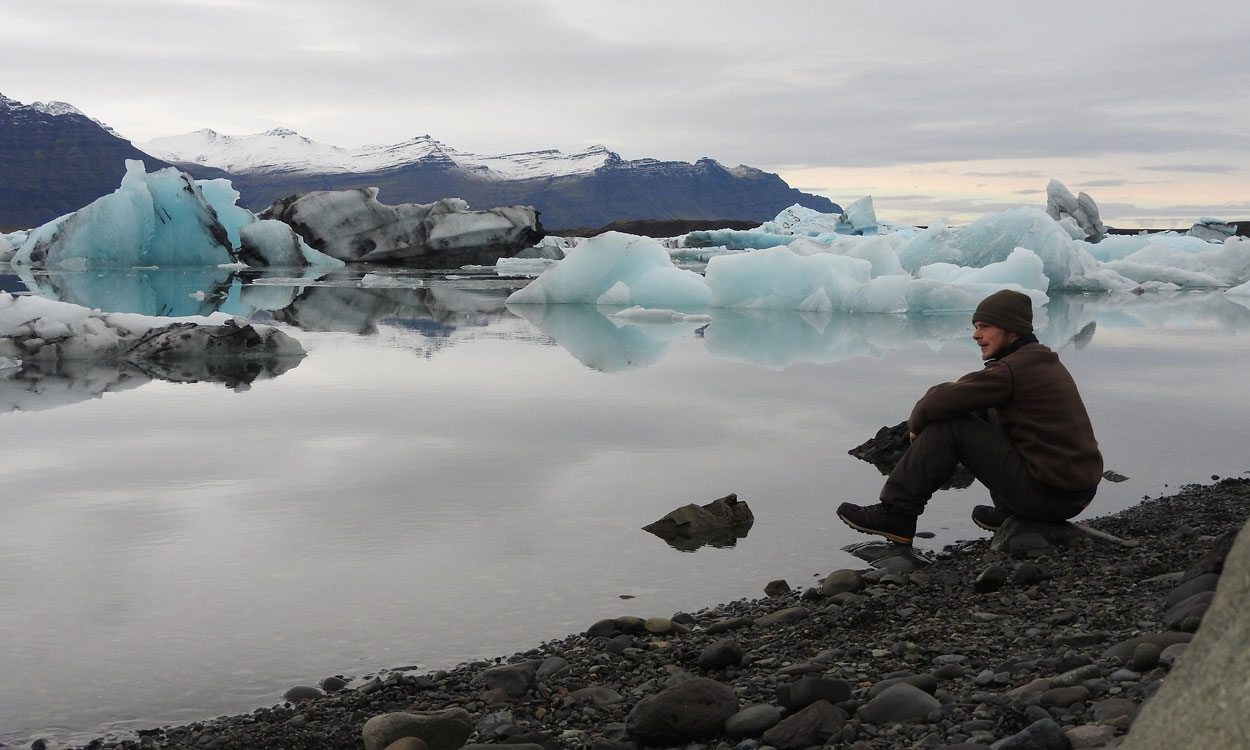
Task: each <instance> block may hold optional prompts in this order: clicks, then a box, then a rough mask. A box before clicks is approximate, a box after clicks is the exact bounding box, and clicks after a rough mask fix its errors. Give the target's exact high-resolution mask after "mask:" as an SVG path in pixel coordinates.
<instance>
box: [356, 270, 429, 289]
mask: <svg viewBox="0 0 1250 750" xmlns="http://www.w3.org/2000/svg"><path fill="white" fill-rule="evenodd" d="M360 285H361V286H362V287H366V288H370V289H380V288H391V289H416V288H418V287H421V286H422V285H423V282H422V281H421V279H397V278H395V277H394V276H387V275H385V274H380V273H367V274H365V275H364V276H362V277H360Z"/></svg>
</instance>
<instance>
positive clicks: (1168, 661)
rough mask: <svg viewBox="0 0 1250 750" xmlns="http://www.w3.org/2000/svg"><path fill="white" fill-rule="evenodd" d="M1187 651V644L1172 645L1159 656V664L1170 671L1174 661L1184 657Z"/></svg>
mask: <svg viewBox="0 0 1250 750" xmlns="http://www.w3.org/2000/svg"><path fill="white" fill-rule="evenodd" d="M1187 651H1189V644H1188V643H1173V644H1172V645H1171V646H1168V647H1167V648H1165V649H1163V651H1162V652H1161V653H1160V654H1159V663H1160V664H1162V665H1163V666H1165V667H1168V668H1169V669H1171V668H1172V665H1174V664H1175V663H1176V660H1177V659H1179V658H1181V657H1182V656H1184V655H1185V653H1186V652H1187Z"/></svg>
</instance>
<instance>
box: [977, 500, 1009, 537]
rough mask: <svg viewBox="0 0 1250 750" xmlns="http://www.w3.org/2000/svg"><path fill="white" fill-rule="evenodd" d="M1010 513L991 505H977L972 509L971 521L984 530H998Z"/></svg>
mask: <svg viewBox="0 0 1250 750" xmlns="http://www.w3.org/2000/svg"><path fill="white" fill-rule="evenodd" d="M1008 518H1011V514H1010V513H1008V512H1007V511H1005V510H1003V509H1002V508H997V507H995V506H993V505H978V506H976V507H974V508H973V509H972V522H973V523H975V524H976V525H977V526H980V527H981V528H983V529H985V530H986V531H998V527H1000V526H1002V525H1003V524H1004V523H1005V522H1006V521H1007V519H1008Z"/></svg>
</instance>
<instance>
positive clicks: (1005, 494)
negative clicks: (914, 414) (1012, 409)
mask: <svg viewBox="0 0 1250 750" xmlns="http://www.w3.org/2000/svg"><path fill="white" fill-rule="evenodd" d="M959 463H962V464H963V465H964V466H967V467H968V470H969V471H971V472H972V475H973V476H974V477H976V478H977V480H978V481H980V482H981V484H984V485H985V486H986V488H988V489H989V491H990V497H991V498H992V499H993V501H994V505H996V506H998V507H999V508H1001V509H1003V510H1005V511H1007V512H1008V513H1012V514H1015V515H1019V516H1023V517H1025V518H1031V519H1034V520H1038V521H1063V520H1066V519H1069V518H1072V517H1073V516H1075V515H1077V514H1078V513H1080V512H1081V511H1082V510H1085V506H1087V505H1089V501H1090V500H1091V499H1093V496H1094V493H1093V491H1092V490H1091V491H1089V492H1088V493H1072V492H1066V491H1064V490H1059V489H1056V488H1054V487H1048V486H1046V485H1044V484H1042V483H1041V482H1039V481H1037V480H1036V479H1034V478H1033V475H1032V474H1030V473H1029V468H1028V466H1027V465H1026V464H1025V463H1024V459H1023V458H1022V457H1021V456H1020V454H1019V453H1018V452H1017V451H1016V448H1015V445H1013V444H1012V442H1011V437H1010V436H1009V435H1008V434H1007V431H1006V430H1005V429H1004V428H1003V427H1002V426H1001V425H998V424H992V423H990V422H987V421H985V420H983V419H980V418H978V417H974V416H971V415H965V416H962V417H956V418H954V419H948V420H945V421H941V422H934V423H932V424H930V425H929V426H927V427H925V429H924V431H923V432H921V433H920V434H919V435H917V436H916V439H915V441H914V442H912V444H911V447H909V448H908V449H907V451H906V452H905V453H904V454H903V458H902V459H901V460H899V462H898V465H896V466H895V467H894V470H893V471H891V472H890V476H889V478H887V479H886V481H885V486H884V487H882V488H881V502H883V503H885V504H886V505H889V506H892V507H894V508H897V509H899V510H902V511H904V512H906V513H910V514H913V515H920V514H921V513H922V512H923V511H924V506H925V503H927V502H928V501H929V498H931V497H933V493H934V492H936V491H937V490H938V489H939V488H940V487H941V486H942V485H943V484H945V483H946V481H947V480H948V479H950V477H951V474H952V473H953V472H954V471H955V466H956V464H959ZM1086 495H1088V496H1086Z"/></svg>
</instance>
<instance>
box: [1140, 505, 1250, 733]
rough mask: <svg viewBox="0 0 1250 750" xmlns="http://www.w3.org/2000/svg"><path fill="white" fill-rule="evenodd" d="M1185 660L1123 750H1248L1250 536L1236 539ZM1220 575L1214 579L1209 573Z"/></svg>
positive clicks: (1148, 707) (1146, 710) (1151, 703)
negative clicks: (1186, 748) (1190, 748)
mask: <svg viewBox="0 0 1250 750" xmlns="http://www.w3.org/2000/svg"><path fill="white" fill-rule="evenodd" d="M1221 567H1222V570H1223V574H1222V576H1221V578H1220V583H1219V587H1218V588H1217V589H1216V593H1215V599H1214V601H1212V602H1211V607H1210V609H1209V610H1208V611H1207V614H1206V617H1205V618H1204V619H1203V623H1202V627H1200V628H1199V629H1198V632H1197V634H1196V635H1195V636H1194V639H1193V642H1192V643H1191V644H1190V647H1189V650H1188V653H1187V654H1186V656H1185V658H1184V659H1181V660H1180V661H1178V662H1177V663H1176V666H1175V668H1174V669H1173V670H1172V672H1171V673H1170V674H1169V675H1168V677H1167V679H1166V680H1164V681H1163V686H1162V687H1161V688H1160V689H1159V692H1158V693H1156V694H1155V696H1154V697H1153V698H1151V699H1150V701H1149V702H1147V703H1146V705H1145V706H1143V708H1142V712H1141V715H1140V716H1138V718H1137V721H1136V722H1134V724H1133V729H1132V731H1131V732H1129V735H1128V737H1127V739H1126V740H1125V742H1124V744H1123V745H1122V746H1121V747H1122V748H1123V749H1124V750H1154V749H1155V748H1158V749H1159V750H1163V749H1164V748H1168V749H1169V750H1170V749H1171V748H1178V747H1196V748H1199V747H1200V748H1204V750H1225V749H1226V748H1227V749H1228V750H1232V748H1245V747H1250V691H1247V690H1246V689H1245V682H1246V675H1247V674H1250V618H1247V617H1246V616H1245V613H1246V612H1248V611H1250V532H1247V531H1246V530H1245V529H1244V528H1243V529H1242V531H1241V533H1240V534H1239V535H1238V536H1237V537H1236V541H1235V543H1234V544H1233V545H1232V549H1231V551H1230V552H1229V554H1228V556H1227V559H1226V560H1225V561H1224V562H1223V564H1222V566H1221ZM1211 572H1215V571H1211Z"/></svg>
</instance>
